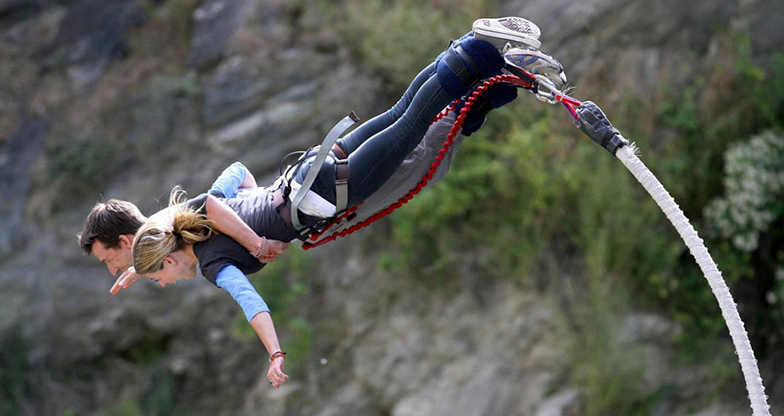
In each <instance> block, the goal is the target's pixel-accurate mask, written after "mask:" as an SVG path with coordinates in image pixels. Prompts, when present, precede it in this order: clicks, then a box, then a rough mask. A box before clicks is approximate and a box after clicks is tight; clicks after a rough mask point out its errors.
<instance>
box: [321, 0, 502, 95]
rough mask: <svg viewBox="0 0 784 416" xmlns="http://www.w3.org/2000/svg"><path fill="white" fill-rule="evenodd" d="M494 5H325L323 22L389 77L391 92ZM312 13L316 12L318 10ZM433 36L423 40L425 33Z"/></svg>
mask: <svg viewBox="0 0 784 416" xmlns="http://www.w3.org/2000/svg"><path fill="white" fill-rule="evenodd" d="M496 3H497V2H496V1H494V0H478V1H477V0H457V1H451V2H444V1H439V0H426V1H413V0H404V1H395V2H387V1H382V0H342V1H338V2H330V3H327V2H320V3H319V4H318V6H317V8H318V10H317V11H314V12H313V13H317V14H318V16H319V18H322V19H323V18H324V17H327V18H328V21H332V22H335V23H334V24H333V25H332V26H334V27H335V28H337V29H338V31H339V33H340V37H341V38H342V39H344V40H345V42H343V44H345V45H347V46H348V47H349V48H351V50H352V51H353V53H354V55H355V56H356V57H357V58H358V59H360V60H361V61H362V62H363V63H365V64H366V65H369V66H370V67H372V68H373V69H374V70H375V71H376V72H377V73H378V74H380V76H381V77H383V78H384V79H385V80H386V81H387V83H388V85H389V86H390V90H391V91H400V90H402V89H404V88H405V86H406V85H408V82H409V81H410V79H411V75H412V74H411V69H412V68H423V67H424V66H425V65H426V64H428V63H429V62H432V60H433V57H434V56H436V55H437V54H438V53H439V52H440V51H442V50H444V49H445V48H446V46H447V45H448V41H447V40H448V39H457V38H459V37H460V36H462V35H463V34H464V33H466V32H468V31H469V30H470V28H471V24H472V23H473V21H474V19H476V17H477V16H485V15H488V14H489V13H490V11H491V10H494V9H495V7H494V5H495V4H496ZM308 8H310V9H311V10H313V9H314V5H313V4H310V3H309V4H308ZM425 28H426V31H427V35H426V36H423V30H425Z"/></svg>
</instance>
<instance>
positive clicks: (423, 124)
mask: <svg viewBox="0 0 784 416" xmlns="http://www.w3.org/2000/svg"><path fill="white" fill-rule="evenodd" d="M503 65H504V60H503V58H502V57H501V55H500V54H499V52H498V51H497V50H496V48H495V47H494V46H492V45H491V44H490V43H487V42H484V41H479V40H476V39H473V38H470V39H465V40H464V41H462V42H460V43H459V44H458V45H457V46H455V47H452V46H450V48H449V49H447V53H446V54H444V56H443V57H442V58H441V59H440V61H439V62H438V64H437V68H436V74H437V76H431V77H430V78H428V79H427V81H425V83H424V84H423V85H422V86H421V87H420V88H419V90H418V91H417V92H416V94H415V95H414V97H413V99H412V100H411V103H410V104H409V105H408V107H407V108H406V110H405V112H404V113H403V115H402V116H400V117H399V118H398V119H397V120H396V121H395V122H394V123H392V124H391V125H390V126H388V127H387V128H385V129H384V130H382V131H380V132H378V133H376V134H374V135H373V136H371V137H370V138H369V139H367V140H365V141H364V142H363V143H362V144H361V145H360V146H359V147H358V148H357V149H356V150H355V151H353V152H352V153H351V154H350V155H349V167H350V169H351V174H350V177H349V206H354V205H356V204H358V203H359V202H361V201H363V200H364V199H366V198H367V197H368V196H370V195H371V194H373V192H375V191H376V190H378V188H380V187H381V186H382V185H383V184H384V182H386V181H387V179H389V177H390V176H392V174H393V173H394V172H395V170H396V169H397V167H398V166H400V164H401V163H403V161H404V160H405V157H406V155H408V153H410V152H411V150H413V149H414V148H415V147H416V146H417V144H418V143H419V142H420V141H421V140H422V137H423V136H424V134H425V132H426V131H427V129H428V127H429V126H430V123H431V122H432V121H433V119H434V118H435V116H436V115H438V113H439V112H440V111H441V110H442V109H444V107H446V106H447V105H448V104H449V103H450V101H452V100H453V99H455V98H460V97H461V96H462V95H463V94H465V93H466V92H467V91H468V89H469V87H470V86H472V85H474V84H475V83H476V82H478V81H479V80H481V79H482V78H485V77H488V76H492V75H494V74H496V73H497V72H498V71H500V69H501V67H502V66H503ZM330 162H331V161H330V159H328V162H327V163H325V164H324V165H323V166H322V168H321V170H320V172H319V175H318V177H317V179H316V182H315V183H314V184H313V187H312V188H311V189H312V190H313V191H315V192H316V193H317V194H319V195H321V196H322V197H323V198H325V199H326V200H327V201H330V202H333V203H334V201H335V187H334V180H335V166H334V164H333V163H330ZM309 169H310V164H309V163H304V164H303V165H302V166H301V167H300V168H299V169H298V170H297V173H296V176H295V180H296V181H297V182H300V183H302V181H303V180H304V178H305V176H306V175H307V172H308V170H309Z"/></svg>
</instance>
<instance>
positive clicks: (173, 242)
mask: <svg viewBox="0 0 784 416" xmlns="http://www.w3.org/2000/svg"><path fill="white" fill-rule="evenodd" d="M184 200H185V191H183V190H182V188H180V186H179V185H178V186H175V187H174V189H172V192H171V195H170V197H169V206H176V207H177V211H176V212H175V214H174V218H173V219H172V226H171V228H168V227H166V226H164V225H163V224H160V223H158V222H154V221H148V222H146V223H145V224H144V225H142V227H141V228H140V229H139V231H138V232H137V233H136V236H135V237H134V239H133V248H132V257H133V268H134V269H136V273H138V274H145V273H152V272H156V271H158V270H161V269H162V268H163V261H164V260H165V259H166V256H168V255H169V254H171V253H173V252H175V251H177V250H180V249H182V248H183V247H185V246H186V245H193V244H196V243H199V242H202V241H205V240H207V239H209V238H210V237H212V236H213V234H214V233H215V232H214V231H213V229H212V222H211V221H210V220H208V219H207V217H206V216H205V215H204V214H200V213H198V212H197V211H196V210H194V209H193V208H190V207H187V206H186V205H185V204H184V203H183V202H184Z"/></svg>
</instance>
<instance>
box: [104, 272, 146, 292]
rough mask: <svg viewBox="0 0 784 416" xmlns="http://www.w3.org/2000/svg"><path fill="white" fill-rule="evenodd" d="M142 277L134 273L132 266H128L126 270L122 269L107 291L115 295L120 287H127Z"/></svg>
mask: <svg viewBox="0 0 784 416" xmlns="http://www.w3.org/2000/svg"><path fill="white" fill-rule="evenodd" d="M141 278H142V277H141V276H139V275H138V274H137V273H136V269H134V268H133V267H129V268H128V270H126V271H124V272H123V274H121V275H120V277H119V278H118V279H117V281H116V282H114V286H112V288H111V290H109V293H111V294H112V295H116V294H117V292H119V291H120V290H122V289H127V288H128V287H129V286H130V285H132V284H134V283H136V281H137V280H139V279H141Z"/></svg>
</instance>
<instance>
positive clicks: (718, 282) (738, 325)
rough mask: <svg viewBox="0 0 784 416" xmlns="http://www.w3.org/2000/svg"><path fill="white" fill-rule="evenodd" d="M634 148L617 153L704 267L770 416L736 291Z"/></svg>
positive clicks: (746, 373) (760, 405) (760, 411)
mask: <svg viewBox="0 0 784 416" xmlns="http://www.w3.org/2000/svg"><path fill="white" fill-rule="evenodd" d="M634 150H635V149H634V146H624V147H622V148H621V149H620V150H618V153H617V154H616V156H617V157H618V159H620V160H621V162H623V164H624V165H625V166H626V168H627V169H629V171H630V172H631V173H632V175H634V177H635V178H637V180H638V181H639V182H640V184H642V186H643V187H644V188H645V190H646V191H648V193H649V194H650V195H651V196H652V197H653V199H654V200H655V201H656V203H657V204H658V205H659V207H660V208H661V209H662V212H664V214H665V215H666V216H667V218H668V219H669V220H670V222H671V223H672V225H673V226H675V229H676V230H677V231H678V234H680V235H681V238H683V242H684V243H686V246H687V247H688V248H689V251H690V252H691V254H692V256H694V259H695V260H696V261H697V264H698V265H699V266H700V269H702V273H703V274H704V275H705V279H707V280H708V284H709V285H710V287H711V290H712V291H713V294H714V296H716V300H718V302H719V308H721V314H722V315H723V316H724V320H725V321H726V322H727V327H728V328H729V330H730V336H731V337H732V342H733V344H735V351H736V353H737V355H738V360H739V361H740V367H741V370H742V371H743V377H744V378H745V379H746V389H747V390H748V392H749V400H750V401H751V408H752V411H753V413H754V416H770V408H769V406H768V403H767V399H768V397H767V396H766V395H765V387H764V386H763V385H762V378H761V377H760V372H759V368H758V367H757V359H756V358H754V350H752V349H751V342H750V341H749V336H748V334H747V333H746V329H745V328H744V326H743V321H742V320H741V318H740V314H739V313H738V308H737V305H735V302H734V301H733V299H732V294H731V293H730V290H729V288H728V287H727V284H726V283H725V282H724V279H723V278H722V277H721V272H720V271H719V268H718V267H717V266H716V263H715V262H714V261H713V259H712V258H711V255H710V253H708V249H707V248H706V247H705V244H703V241H702V239H701V238H700V237H699V236H698V235H697V231H695V230H694V227H693V226H692V225H691V223H689V220H688V219H687V218H686V216H685V215H684V214H683V211H682V210H681V209H680V207H678V204H676V203H675V199H673V197H672V196H671V195H670V194H669V193H668V192H667V190H666V189H664V186H662V184H661V182H659V180H658V179H656V177H655V176H654V175H653V173H651V171H650V170H648V168H647V167H646V166H645V165H644V164H643V163H642V161H640V159H639V158H638V157H637V156H636V155H635V154H634Z"/></svg>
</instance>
